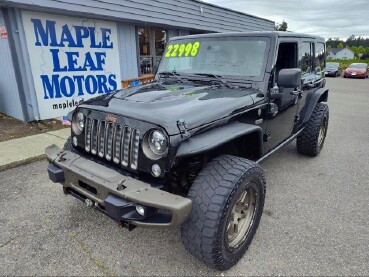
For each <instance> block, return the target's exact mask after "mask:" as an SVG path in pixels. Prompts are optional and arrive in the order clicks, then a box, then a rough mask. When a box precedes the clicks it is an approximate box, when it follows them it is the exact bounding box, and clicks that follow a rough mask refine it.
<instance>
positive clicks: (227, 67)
mask: <svg viewBox="0 0 369 277" xmlns="http://www.w3.org/2000/svg"><path fill="white" fill-rule="evenodd" d="M269 44H270V43H269V38H265V37H252V38H250V37H206V38H204V37H200V38H199V37H197V38H196V37H195V38H184V39H179V40H173V41H170V42H169V43H168V45H167V48H166V50H165V52H164V55H163V58H162V61H161V63H160V66H159V69H158V73H161V72H174V73H175V74H179V75H182V74H189V75H195V74H212V75H218V76H222V77H227V78H235V79H253V80H258V79H261V78H262V77H263V74H264V72H265V67H266V62H267V57H268V51H269Z"/></svg>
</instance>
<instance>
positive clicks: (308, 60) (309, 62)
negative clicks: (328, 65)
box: [300, 42, 313, 73]
mask: <svg viewBox="0 0 369 277" xmlns="http://www.w3.org/2000/svg"><path fill="white" fill-rule="evenodd" d="M312 46H313V44H312V43H310V42H303V43H301V49H300V61H301V70H302V73H311V72H312V66H313V59H312V57H313V47H312Z"/></svg>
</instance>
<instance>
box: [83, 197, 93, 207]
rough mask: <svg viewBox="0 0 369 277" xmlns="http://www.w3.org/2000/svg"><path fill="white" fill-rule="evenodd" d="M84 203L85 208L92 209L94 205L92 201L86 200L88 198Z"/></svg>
mask: <svg viewBox="0 0 369 277" xmlns="http://www.w3.org/2000/svg"><path fill="white" fill-rule="evenodd" d="M85 203H86V206H87V207H89V208H90V207H93V206H94V205H95V203H94V201H92V200H91V199H88V198H86V200H85Z"/></svg>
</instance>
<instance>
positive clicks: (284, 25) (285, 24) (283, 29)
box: [275, 20, 288, 32]
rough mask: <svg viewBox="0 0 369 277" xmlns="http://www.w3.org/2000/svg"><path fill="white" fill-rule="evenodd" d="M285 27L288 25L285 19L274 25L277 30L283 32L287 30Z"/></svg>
mask: <svg viewBox="0 0 369 277" xmlns="http://www.w3.org/2000/svg"><path fill="white" fill-rule="evenodd" d="M287 28H288V25H287V22H286V21H284V20H283V21H282V23H281V24H277V25H276V26H275V29H276V30H277V31H283V32H286V31H287Z"/></svg>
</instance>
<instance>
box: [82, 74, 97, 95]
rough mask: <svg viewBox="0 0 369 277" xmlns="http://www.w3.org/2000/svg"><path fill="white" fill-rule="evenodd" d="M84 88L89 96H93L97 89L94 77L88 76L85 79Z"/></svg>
mask: <svg viewBox="0 0 369 277" xmlns="http://www.w3.org/2000/svg"><path fill="white" fill-rule="evenodd" d="M85 87H86V91H87V93H89V94H95V93H96V91H97V89H98V87H97V81H96V79H95V76H93V75H88V76H87V77H86V79H85Z"/></svg>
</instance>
